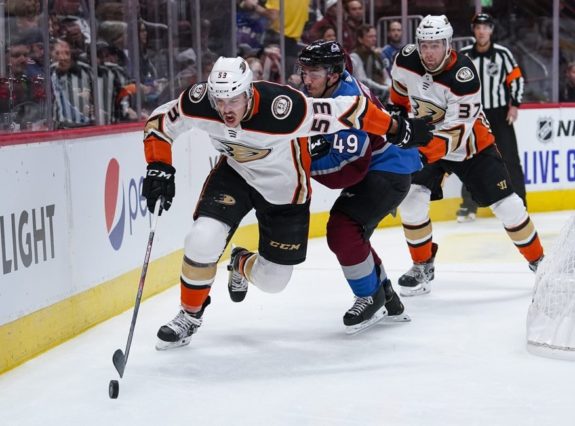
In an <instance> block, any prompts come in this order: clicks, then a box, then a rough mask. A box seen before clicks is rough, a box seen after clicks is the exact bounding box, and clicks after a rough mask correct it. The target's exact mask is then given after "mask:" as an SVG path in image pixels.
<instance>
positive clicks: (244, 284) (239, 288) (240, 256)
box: [228, 247, 251, 302]
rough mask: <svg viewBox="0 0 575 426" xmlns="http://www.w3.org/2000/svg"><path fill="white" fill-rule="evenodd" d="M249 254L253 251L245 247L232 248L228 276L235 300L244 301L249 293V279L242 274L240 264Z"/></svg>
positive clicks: (231, 297) (231, 292)
mask: <svg viewBox="0 0 575 426" xmlns="http://www.w3.org/2000/svg"><path fill="white" fill-rule="evenodd" d="M249 254H251V252H249V251H247V250H246V249H245V248H243V247H234V248H232V254H231V255H230V263H229V264H228V271H229V272H230V274H229V277H228V292H229V293H230V299H232V301H233V302H241V301H243V300H244V299H245V298H246V294H248V280H247V278H246V277H244V276H243V275H242V274H241V272H240V265H241V262H242V261H245V259H246V257H247V256H246V255H249Z"/></svg>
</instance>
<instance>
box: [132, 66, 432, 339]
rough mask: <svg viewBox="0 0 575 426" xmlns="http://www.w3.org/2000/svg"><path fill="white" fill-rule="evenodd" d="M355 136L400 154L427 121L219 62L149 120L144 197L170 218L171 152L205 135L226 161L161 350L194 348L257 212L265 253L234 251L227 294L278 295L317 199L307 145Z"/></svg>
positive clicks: (426, 129) (200, 221)
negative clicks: (354, 132)
mask: <svg viewBox="0 0 575 426" xmlns="http://www.w3.org/2000/svg"><path fill="white" fill-rule="evenodd" d="M350 127H357V128H363V129H365V130H367V131H370V132H372V133H374V134H388V135H389V136H390V140H391V141H392V142H394V143H397V144H399V145H409V146H415V145H416V144H425V143H427V142H428V141H429V140H430V138H431V130H432V128H433V127H432V126H431V125H430V124H429V123H428V120H427V119H424V118H418V119H411V120H408V119H401V118H399V119H398V118H392V117H391V116H390V115H389V114H388V113H386V112H384V111H382V110H380V109H379V108H377V106H375V105H374V104H372V103H371V102H369V100H368V99H367V98H365V97H360V96H353V97H351V96H350V97H341V98H338V99H311V98H306V97H305V96H304V95H303V94H302V93H301V92H299V91H297V90H294V89H292V88H290V87H288V86H282V85H277V84H273V83H268V82H255V83H254V82H252V72H251V70H250V68H249V66H248V64H247V63H246V61H245V60H244V59H242V58H224V57H220V58H219V59H218V60H217V61H216V63H215V64H214V66H213V68H212V70H211V72H210V75H209V77H208V81H207V82H204V83H198V84H195V85H193V86H191V87H189V88H188V89H186V90H185V91H184V92H183V93H182V94H181V95H180V97H179V98H178V99H176V100H173V101H171V102H168V103H166V104H164V105H162V106H160V107H158V108H157V109H156V110H155V111H154V112H153V113H152V114H151V116H150V118H149V119H148V122H147V123H146V128H145V133H144V150H145V155H146V160H147V162H148V168H147V173H146V177H145V178H144V184H143V187H142V195H143V196H144V197H145V198H146V199H147V203H148V208H149V209H153V207H154V204H155V202H156V200H157V199H158V198H159V197H162V199H163V200H164V202H163V209H165V210H167V209H168V208H169V207H170V205H171V203H172V199H173V197H174V195H175V183H174V174H175V168H174V167H173V165H172V149H171V147H172V143H173V141H174V140H175V139H176V138H177V137H178V136H179V135H180V134H182V133H184V132H186V131H188V130H190V129H192V128H197V129H202V130H204V131H206V132H207V133H208V135H209V137H210V139H211V142H212V144H213V145H214V147H215V148H216V149H217V150H218V151H219V152H220V153H221V154H222V156H221V158H220V160H219V161H218V163H217V164H216V166H215V167H214V169H213V170H212V171H211V173H210V174H209V176H208V177H207V178H206V181H205V183H204V186H203V189H202V193H201V195H200V200H199V201H198V204H197V206H196V211H195V213H194V223H193V224H192V229H191V231H190V232H189V234H188V235H187V236H186V239H185V244H184V259H183V262H182V272H181V281H180V284H181V285H180V289H181V296H180V305H181V310H180V311H179V313H178V314H177V315H176V317H175V318H174V319H173V320H172V321H170V322H168V323H167V324H166V325H164V326H162V327H161V328H160V330H159V331H158V339H159V340H158V343H157V345H156V348H157V349H169V348H172V347H177V346H182V345H186V344H188V343H189V342H190V339H191V337H192V334H193V333H195V332H196V331H197V329H198V327H199V326H200V325H201V323H202V316H203V313H204V310H205V308H206V307H207V306H208V305H209V303H210V297H209V293H210V289H211V286H212V283H213V282H214V278H215V275H216V264H217V262H218V260H219V258H220V256H221V255H222V253H223V251H224V249H225V247H226V245H227V243H228V241H229V239H230V238H231V237H232V235H233V234H234V232H235V230H236V229H237V227H238V225H239V224H240V222H241V220H242V219H243V217H244V216H245V215H246V214H247V213H248V212H249V211H250V210H252V209H255V212H256V217H257V219H258V225H259V234H260V236H259V253H257V254H256V253H251V252H249V251H247V250H245V249H243V248H241V247H236V248H234V250H232V256H231V260H230V265H229V270H230V276H229V289H230V295H231V296H232V299H234V300H239V299H241V298H243V297H244V296H245V291H246V290H247V285H248V281H249V282H251V283H253V284H254V285H255V286H257V287H259V288H260V289H261V290H263V291H266V292H270V293H274V292H279V291H281V290H282V289H283V288H284V287H285V286H286V285H287V283H288V281H289V279H290V277H291V273H292V270H293V265H295V264H298V263H301V262H303V261H304V260H305V256H306V250H307V238H308V229H309V202H310V196H311V190H310V186H309V179H310V163H311V158H310V153H309V148H308V138H307V137H308V136H313V135H318V134H324V133H334V132H337V131H339V130H342V129H347V128H350Z"/></svg>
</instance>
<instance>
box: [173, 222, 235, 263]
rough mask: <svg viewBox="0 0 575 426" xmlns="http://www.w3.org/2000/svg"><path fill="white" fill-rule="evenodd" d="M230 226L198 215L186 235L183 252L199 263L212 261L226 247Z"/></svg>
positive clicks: (217, 257) (216, 258) (214, 260)
mask: <svg viewBox="0 0 575 426" xmlns="http://www.w3.org/2000/svg"><path fill="white" fill-rule="evenodd" d="M229 231H230V227H229V226H228V225H226V224H225V223H223V222H220V221H219V220H216V219H212V218H210V217H199V218H198V219H197V220H196V221H195V222H194V223H193V224H192V229H191V230H190V232H189V233H188V235H186V240H185V243H184V253H185V255H186V257H187V258H189V259H192V260H193V261H195V262H199V263H214V262H217V261H218V259H219V258H220V255H221V254H222V252H223V251H224V248H225V247H226V241H227V237H228V233H229Z"/></svg>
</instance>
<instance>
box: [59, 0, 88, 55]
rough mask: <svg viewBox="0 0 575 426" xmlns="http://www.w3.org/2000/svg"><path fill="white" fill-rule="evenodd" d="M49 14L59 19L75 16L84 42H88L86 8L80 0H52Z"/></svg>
mask: <svg viewBox="0 0 575 426" xmlns="http://www.w3.org/2000/svg"><path fill="white" fill-rule="evenodd" d="M50 15H54V16H57V17H58V18H59V20H62V19H70V18H75V21H76V23H77V25H78V26H79V28H80V31H81V32H82V34H83V35H84V39H85V40H86V43H87V44H90V42H91V40H92V37H91V35H90V24H89V23H88V10H87V6H86V5H85V4H84V3H83V1H82V0H54V2H53V3H52V8H51V10H50Z"/></svg>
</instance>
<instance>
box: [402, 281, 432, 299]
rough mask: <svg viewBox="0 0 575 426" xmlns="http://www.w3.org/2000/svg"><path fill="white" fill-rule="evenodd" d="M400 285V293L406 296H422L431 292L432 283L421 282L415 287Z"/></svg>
mask: <svg viewBox="0 0 575 426" xmlns="http://www.w3.org/2000/svg"><path fill="white" fill-rule="evenodd" d="M398 287H399V294H400V295H401V296H404V297H412V296H421V295H423V294H427V293H430V292H431V283H425V284H420V285H417V286H415V287H402V286H400V285H398Z"/></svg>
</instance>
